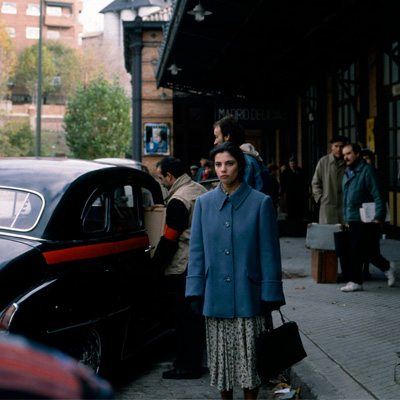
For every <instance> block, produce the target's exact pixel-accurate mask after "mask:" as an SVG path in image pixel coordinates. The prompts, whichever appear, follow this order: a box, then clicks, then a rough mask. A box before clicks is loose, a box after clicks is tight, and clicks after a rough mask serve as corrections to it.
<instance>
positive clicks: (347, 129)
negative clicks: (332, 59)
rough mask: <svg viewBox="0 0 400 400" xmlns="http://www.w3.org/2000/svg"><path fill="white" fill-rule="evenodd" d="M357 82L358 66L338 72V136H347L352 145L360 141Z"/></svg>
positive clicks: (352, 65) (353, 65) (351, 66)
mask: <svg viewBox="0 0 400 400" xmlns="http://www.w3.org/2000/svg"><path fill="white" fill-rule="evenodd" d="M357 96H358V93H357V80H356V64H355V63H353V64H351V65H350V66H349V67H348V68H343V69H341V70H339V72H338V94H337V101H338V132H337V133H338V135H340V136H345V137H347V138H348V139H349V141H350V142H351V143H356V142H357V140H358V132H357V113H356V102H357Z"/></svg>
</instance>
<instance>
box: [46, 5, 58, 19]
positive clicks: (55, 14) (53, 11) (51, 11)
mask: <svg viewBox="0 0 400 400" xmlns="http://www.w3.org/2000/svg"><path fill="white" fill-rule="evenodd" d="M46 14H47V15H51V16H52V17H61V16H62V8H61V7H52V6H47V7H46Z"/></svg>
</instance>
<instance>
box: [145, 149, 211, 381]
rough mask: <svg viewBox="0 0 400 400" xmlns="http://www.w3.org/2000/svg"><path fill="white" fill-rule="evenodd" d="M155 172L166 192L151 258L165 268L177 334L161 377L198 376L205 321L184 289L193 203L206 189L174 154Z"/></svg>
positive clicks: (203, 345)
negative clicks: (160, 229)
mask: <svg viewBox="0 0 400 400" xmlns="http://www.w3.org/2000/svg"><path fill="white" fill-rule="evenodd" d="M157 175H158V177H159V179H160V181H161V183H162V185H163V186H165V187H166V188H167V189H168V191H169V192H168V197H167V210H166V225H165V229H164V235H163V236H162V237H161V239H160V242H159V244H158V245H157V250H156V252H155V254H154V257H153V259H152V262H153V264H154V265H155V266H156V267H157V268H162V269H163V270H164V273H165V285H166V290H167V292H168V295H169V296H170V298H171V303H172V304H171V306H172V312H173V314H174V316H175V324H176V334H177V355H176V360H175V361H174V368H173V369H172V370H169V371H166V372H164V373H163V378H164V379H197V378H200V377H201V375H202V356H203V352H204V348H205V322H204V318H203V317H202V316H199V315H195V314H194V313H193V312H192V310H191V304H190V303H189V300H187V299H186V298H185V289H186V275H187V265H188V260H189V240H190V231H191V227H192V217H193V211H194V203H195V201H196V198H197V197H198V196H200V195H202V194H204V193H207V190H206V189H205V188H204V187H203V186H202V185H200V184H199V183H197V182H194V181H193V180H192V179H191V178H190V176H189V175H188V174H186V173H185V169H184V166H183V163H182V161H181V160H179V159H177V158H174V157H165V158H164V159H162V160H161V161H160V162H158V163H157Z"/></svg>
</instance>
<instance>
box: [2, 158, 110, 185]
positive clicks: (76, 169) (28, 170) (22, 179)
mask: <svg viewBox="0 0 400 400" xmlns="http://www.w3.org/2000/svg"><path fill="white" fill-rule="evenodd" d="M110 168H115V166H114V167H113V166H112V165H106V164H98V163H95V162H91V161H86V160H76V159H69V158H33V157H32V158H31V157H21V158H0V173H1V181H0V185H1V186H19V185H23V187H26V188H31V187H34V186H36V185H35V183H36V184H37V182H38V181H41V182H47V184H48V185H51V184H52V182H53V181H54V180H56V181H57V184H58V185H59V184H60V183H62V182H65V183H67V182H68V183H69V182H71V181H73V180H75V179H76V178H78V177H80V176H82V175H85V174H87V173H89V172H93V171H97V170H101V169H110Z"/></svg>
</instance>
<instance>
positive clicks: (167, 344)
mask: <svg viewBox="0 0 400 400" xmlns="http://www.w3.org/2000/svg"><path fill="white" fill-rule="evenodd" d="M173 349H174V344H173V338H172V337H169V338H165V339H163V340H161V341H160V342H159V343H157V344H155V345H154V346H152V348H151V349H147V350H146V351H144V352H143V354H140V355H138V356H137V357H133V358H132V359H130V360H127V361H125V362H123V363H122V364H121V365H120V366H119V367H118V368H117V369H116V370H115V371H114V372H113V373H112V374H111V375H110V376H108V377H107V378H108V380H109V382H110V383H111V384H112V385H113V387H114V391H115V398H116V399H219V398H220V396H219V391H218V389H217V388H215V387H211V386H210V381H209V374H208V370H207V369H206V368H204V371H205V372H204V375H203V377H202V378H201V379H193V380H166V379H162V373H163V372H164V371H166V370H168V369H171V368H172V362H173V360H174V352H173ZM203 365H206V358H204V363H203ZM273 386H275V385H273V384H268V385H262V387H261V390H260V394H259V397H258V398H259V399H265V400H270V399H275V397H274V396H273V395H272V394H271V389H272V388H273ZM234 396H235V398H243V392H242V390H241V389H240V388H235V390H234Z"/></svg>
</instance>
